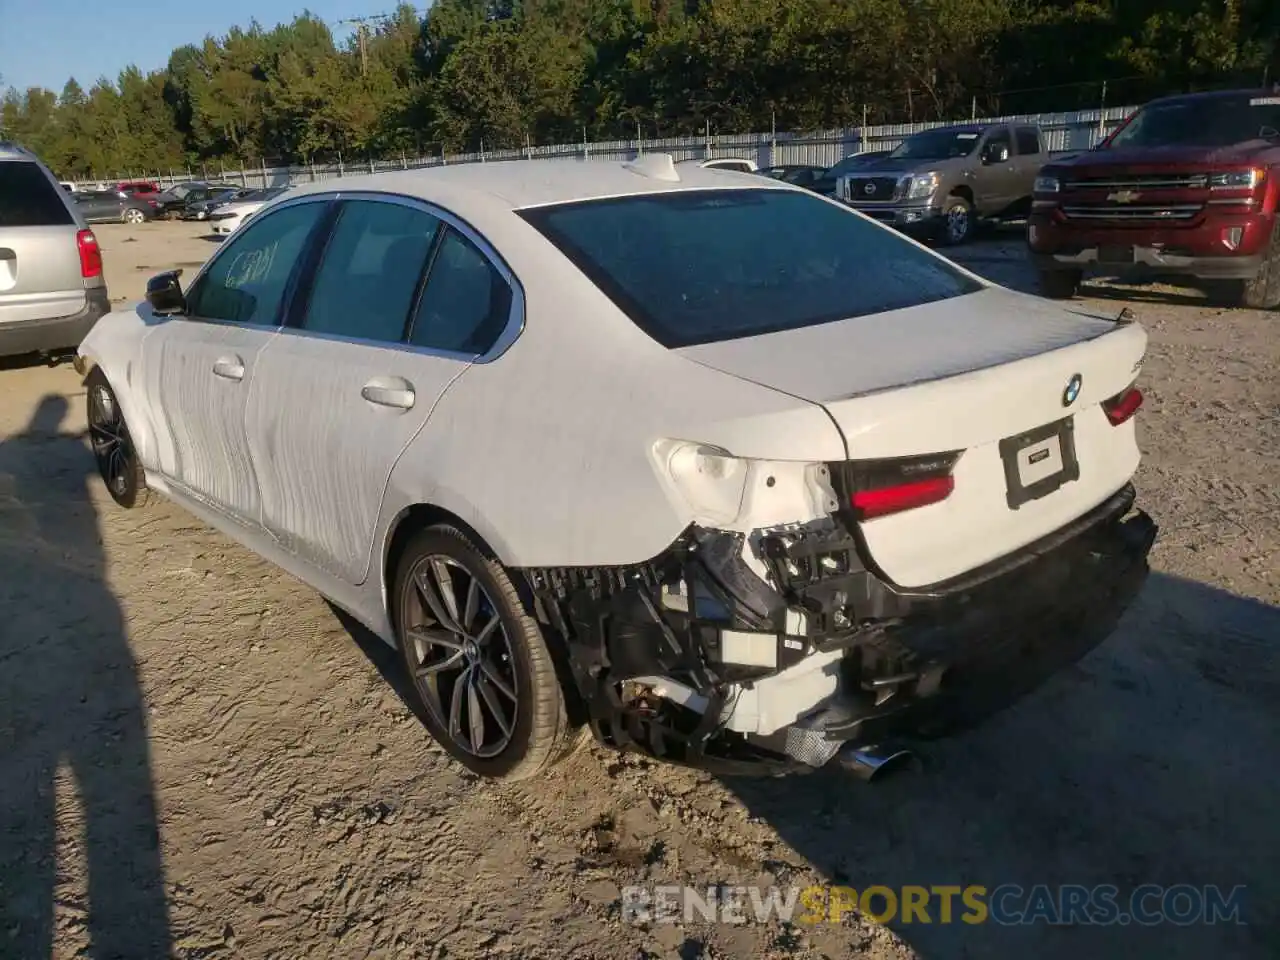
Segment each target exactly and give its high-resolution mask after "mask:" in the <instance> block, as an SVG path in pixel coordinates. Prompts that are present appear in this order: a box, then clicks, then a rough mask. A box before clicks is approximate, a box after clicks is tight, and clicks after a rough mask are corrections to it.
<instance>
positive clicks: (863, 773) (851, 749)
mask: <svg viewBox="0 0 1280 960" xmlns="http://www.w3.org/2000/svg"><path fill="white" fill-rule="evenodd" d="M832 759H833V762H834V763H836V764H838V765H839V766H841V767H843V768H844V769H845V770H848V771H849V772H850V773H852V774H854V775H855V776H856V777H858V778H859V779H860V780H865V781H866V782H867V783H872V782H875V781H879V780H883V779H885V778H886V777H889V776H891V775H892V774H895V773H898V772H900V771H904V770H919V769H920V767H921V764H920V758H919V757H917V756H916V755H915V754H914V753H913V752H912V751H911V750H909V749H907V748H906V747H902V746H896V745H893V744H872V745H863V746H857V747H855V746H852V745H849V744H846V745H845V746H843V747H841V748H840V750H839V752H838V753H837V754H836V755H835V757H833V758H832Z"/></svg>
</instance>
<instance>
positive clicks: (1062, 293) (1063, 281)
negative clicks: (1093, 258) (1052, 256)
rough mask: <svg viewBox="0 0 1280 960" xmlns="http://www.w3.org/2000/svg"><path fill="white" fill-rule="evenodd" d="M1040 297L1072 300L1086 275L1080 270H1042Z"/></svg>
mask: <svg viewBox="0 0 1280 960" xmlns="http://www.w3.org/2000/svg"><path fill="white" fill-rule="evenodd" d="M1039 279H1040V296H1042V297H1048V298H1049V299H1050V300H1070V299H1071V298H1072V297H1074V296H1075V295H1076V292H1077V291H1078V290H1079V289H1080V281H1081V280H1083V279H1084V274H1083V273H1082V272H1081V271H1079V270H1041V271H1040V278H1039Z"/></svg>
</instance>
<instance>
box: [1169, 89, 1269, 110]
mask: <svg viewBox="0 0 1280 960" xmlns="http://www.w3.org/2000/svg"><path fill="white" fill-rule="evenodd" d="M1237 97H1267V98H1271V97H1280V90H1264V89H1255V88H1250V87H1244V88H1240V89H1235V90H1199V91H1197V92H1195V93H1175V94H1173V95H1171V96H1168V97H1157V98H1156V99H1155V100H1149V101H1147V103H1146V104H1144V106H1151V105H1152V104H1156V103H1180V102H1182V101H1189V100H1232V99H1235V98H1237Z"/></svg>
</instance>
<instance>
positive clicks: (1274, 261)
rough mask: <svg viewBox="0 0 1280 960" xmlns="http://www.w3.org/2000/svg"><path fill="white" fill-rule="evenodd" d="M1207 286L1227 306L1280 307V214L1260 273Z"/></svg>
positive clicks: (1215, 297)
mask: <svg viewBox="0 0 1280 960" xmlns="http://www.w3.org/2000/svg"><path fill="white" fill-rule="evenodd" d="M1206 288H1207V292H1208V294H1209V296H1210V297H1211V298H1212V299H1214V300H1217V301H1219V302H1221V303H1222V304H1223V306H1228V307H1245V308H1246V309H1249V310H1274V309H1276V307H1280V217H1276V221H1275V226H1273V227H1272V228H1271V243H1270V244H1268V246H1267V255H1266V257H1265V258H1264V259H1263V261H1262V266H1261V268H1259V270H1258V273H1257V276H1255V277H1254V278H1253V279H1252V280H1219V281H1216V282H1214V283H1211V284H1207V285H1206Z"/></svg>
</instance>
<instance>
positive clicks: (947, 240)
mask: <svg viewBox="0 0 1280 960" xmlns="http://www.w3.org/2000/svg"><path fill="white" fill-rule="evenodd" d="M972 234H973V204H971V203H970V202H969V201H968V200H966V199H965V198H964V197H961V196H959V195H954V196H950V197H947V202H946V205H945V206H944V207H943V208H942V231H941V240H942V242H943V243H944V244H946V245H947V246H948V247H958V246H960V244H962V243H964V242H965V241H967V240H968V239H969V237H970V236H972Z"/></svg>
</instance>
